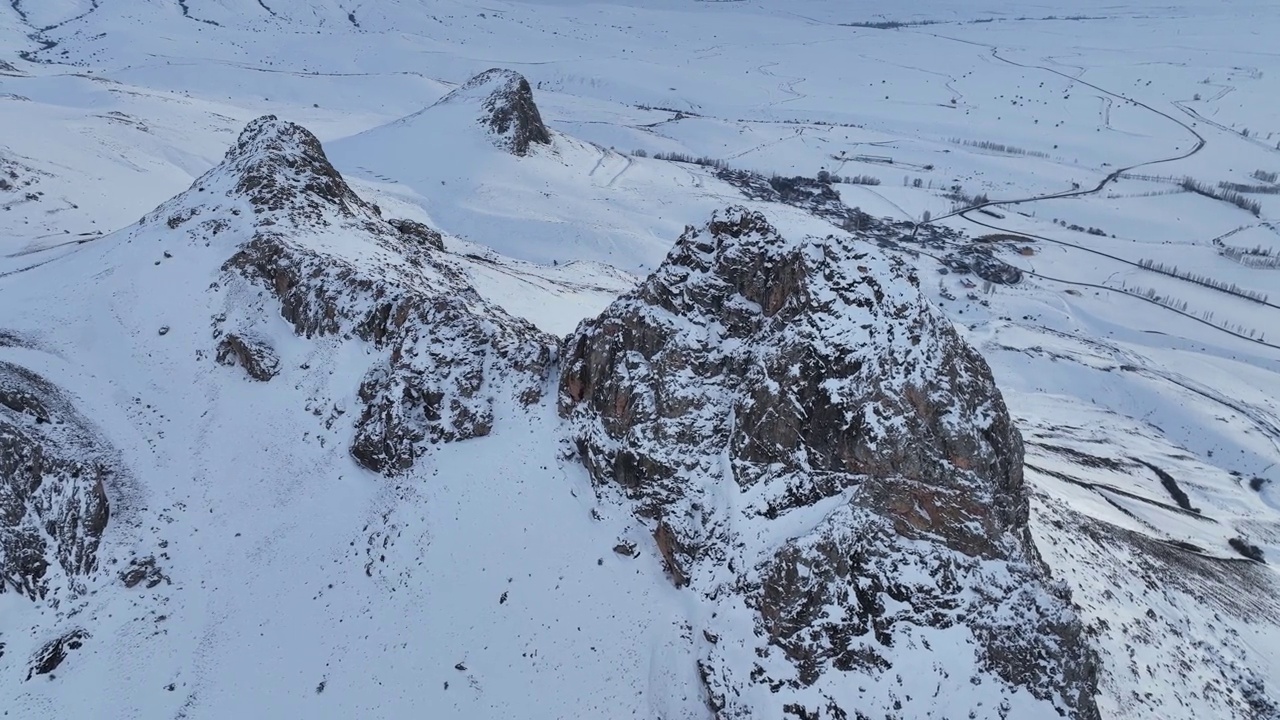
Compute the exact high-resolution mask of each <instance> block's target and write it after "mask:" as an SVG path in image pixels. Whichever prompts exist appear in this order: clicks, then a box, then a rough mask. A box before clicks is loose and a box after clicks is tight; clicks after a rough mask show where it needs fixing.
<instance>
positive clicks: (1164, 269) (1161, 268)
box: [1138, 259, 1267, 304]
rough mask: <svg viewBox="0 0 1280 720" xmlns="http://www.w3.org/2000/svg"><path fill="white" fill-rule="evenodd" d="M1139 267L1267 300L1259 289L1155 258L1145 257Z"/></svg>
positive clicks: (1230, 292) (1226, 291)
mask: <svg viewBox="0 0 1280 720" xmlns="http://www.w3.org/2000/svg"><path fill="white" fill-rule="evenodd" d="M1138 267H1141V268H1143V269H1145V270H1150V271H1152V272H1158V273H1160V274H1162V275H1168V276H1170V277H1176V278H1178V279H1180V280H1186V281H1187V282H1192V283H1195V284H1196V285H1201V286H1204V287H1207V288H1213V289H1214V290H1219V291H1221V292H1224V293H1229V294H1231V295H1235V296H1236V297H1242V298H1245V299H1246V300H1252V301H1254V302H1257V303H1264V304H1265V303H1266V302H1267V295H1266V294H1265V293H1261V292H1258V291H1257V290H1249V289H1247V288H1242V287H1240V286H1239V285H1236V284H1235V283H1229V282H1223V281H1221V280H1215V279H1213V278H1211V277H1208V276H1207V275H1198V274H1196V273H1191V272H1185V271H1182V270H1179V269H1178V266H1177V265H1165V264H1164V263H1158V262H1156V261H1155V260H1151V259H1144V260H1139V261H1138Z"/></svg>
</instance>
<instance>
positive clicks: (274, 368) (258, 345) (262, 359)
mask: <svg viewBox="0 0 1280 720" xmlns="http://www.w3.org/2000/svg"><path fill="white" fill-rule="evenodd" d="M217 360H218V362H220V363H222V364H223V365H239V366H240V367H242V368H244V371H245V372H246V373H248V374H249V377H251V378H253V379H254V380H260V381H262V382H266V381H268V380H270V379H271V378H273V377H275V376H276V374H277V373H279V372H280V358H279V357H277V356H276V353H275V351H274V350H272V349H271V346H270V345H268V344H266V342H265V341H263V340H259V339H257V338H245V337H241V336H240V335H236V334H235V333H227V334H226V335H223V336H222V340H220V341H218V354H217Z"/></svg>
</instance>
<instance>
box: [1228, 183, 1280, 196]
mask: <svg viewBox="0 0 1280 720" xmlns="http://www.w3.org/2000/svg"><path fill="white" fill-rule="evenodd" d="M1218 189H1219V190H1228V191H1230V192H1238V193H1255V194H1259V195H1280V185H1246V184H1244V183H1233V182H1220V183H1218Z"/></svg>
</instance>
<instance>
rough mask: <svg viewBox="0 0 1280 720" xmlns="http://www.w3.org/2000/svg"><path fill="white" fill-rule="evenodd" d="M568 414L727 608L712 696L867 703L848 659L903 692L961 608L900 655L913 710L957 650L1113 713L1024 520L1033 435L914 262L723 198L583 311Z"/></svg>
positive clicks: (1021, 686)
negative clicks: (612, 298)
mask: <svg viewBox="0 0 1280 720" xmlns="http://www.w3.org/2000/svg"><path fill="white" fill-rule="evenodd" d="M560 411H561V414H562V415H563V416H565V417H566V418H567V419H568V421H569V423H570V427H571V433H572V439H573V440H574V442H575V443H576V446H577V449H578V452H579V454H580V457H581V459H582V461H583V463H584V464H585V465H586V467H587V468H588V470H589V471H590V473H591V474H592V477H593V478H594V480H595V482H596V483H597V484H598V485H599V487H600V488H601V493H602V494H603V495H604V496H605V497H619V498H620V501H621V502H623V503H625V504H627V505H629V506H630V507H632V508H633V510H634V512H635V514H636V516H637V517H638V518H639V519H640V521H641V522H644V523H645V524H647V525H648V526H649V527H650V528H651V530H652V531H653V534H654V539H655V540H654V542H655V546H656V547H655V550H656V551H657V552H658V554H659V555H660V556H661V557H662V558H663V561H664V562H665V564H666V565H667V569H668V571H669V572H670V574H671V577H672V579H673V581H674V582H676V584H677V585H679V586H685V585H687V586H689V587H690V589H691V590H692V591H693V592H695V593H697V594H698V595H699V596H700V598H701V600H702V602H704V603H707V604H709V605H711V606H713V607H714V608H715V611H713V612H710V613H706V616H707V617H709V618H711V619H709V620H707V621H706V623H707V626H706V627H704V628H703V631H704V637H706V638H707V639H708V641H707V643H705V644H704V645H703V647H702V661H701V665H700V667H701V669H702V675H703V679H704V682H705V683H706V684H707V691H708V695H709V697H710V698H711V701H712V707H713V709H714V710H715V711H716V713H717V714H718V716H719V717H721V718H738V717H748V716H756V715H766V716H770V717H776V716H782V715H783V714H784V713H788V712H789V713H791V714H793V715H796V716H797V717H806V718H818V717H822V718H826V717H833V718H834V717H855V716H856V715H855V712H856V708H857V707H858V706H859V705H860V702H861V700H862V699H864V698H863V696H862V695H859V694H857V693H849V691H848V688H849V687H850V686H857V685H858V682H857V681H856V676H867V677H869V678H870V679H871V680H872V682H871V683H868V685H871V684H874V685H875V686H876V688H877V690H875V692H892V691H891V690H889V691H886V690H884V688H885V687H886V685H885V684H884V683H882V682H880V680H879V678H880V676H881V675H883V674H885V673H887V672H889V671H890V669H892V668H894V667H895V658H896V657H900V656H901V652H900V650H898V649H897V648H900V647H901V646H902V645H903V644H913V643H915V642H916V639H918V638H926V639H927V638H929V637H931V636H933V635H935V634H937V633H943V634H945V632H946V631H947V629H948V628H952V627H956V626H960V627H965V628H967V630H968V632H969V634H970V636H971V638H972V642H973V646H974V647H973V654H972V657H969V658H963V657H962V656H963V655H964V654H963V653H962V654H961V655H956V656H955V657H952V656H949V655H947V654H946V653H942V654H933V653H926V655H928V658H927V660H928V661H929V662H926V663H924V665H925V666H926V667H925V668H921V667H912V668H903V667H898V668H897V669H898V671H899V672H900V673H901V672H903V671H904V670H909V672H911V673H924V674H925V675H930V678H929V681H928V683H927V684H928V685H929V690H928V692H919V693H911V695H912V697H914V698H915V699H914V701H913V702H910V703H907V705H906V706H902V705H901V698H898V699H897V702H899V706H900V707H902V710H903V712H904V713H905V714H904V715H903V717H915V716H922V714H923V713H924V712H925V709H926V706H928V707H930V708H931V707H932V705H929V703H930V702H932V701H931V700H930V699H929V698H930V697H937V696H938V693H937V692H935V686H937V687H944V689H945V687H947V686H949V685H950V684H951V683H953V682H954V679H953V678H955V677H956V676H959V675H963V674H964V672H965V671H964V670H963V669H962V666H963V665H964V663H970V664H977V665H978V666H979V667H981V668H983V670H984V671H989V672H991V673H993V674H994V676H995V677H997V678H998V679H999V680H1000V681H1003V682H1004V683H1005V688H1004V690H1003V692H1004V693H1005V696H1006V697H1007V698H1008V699H1009V701H1010V702H1015V699H1017V698H1021V699H1022V700H1023V701H1028V702H1030V703H1031V704H1030V705H1027V706H1026V709H1033V708H1037V707H1038V708H1039V710H1045V709H1047V708H1052V709H1053V710H1060V711H1062V712H1063V713H1067V714H1069V715H1072V716H1075V717H1084V718H1090V717H1095V716H1096V710H1095V708H1094V706H1093V700H1092V694H1093V691H1094V687H1093V684H1092V683H1093V682H1094V681H1093V676H1092V670H1091V668H1092V659H1091V656H1090V655H1089V653H1088V651H1087V649H1086V648H1085V646H1084V643H1083V642H1082V641H1081V640H1080V637H1079V634H1080V625H1079V623H1078V621H1076V620H1075V618H1074V616H1073V615H1072V614H1071V611H1070V609H1069V607H1068V605H1067V603H1066V602H1065V601H1064V600H1063V599H1062V597H1061V596H1060V594H1056V593H1058V591H1057V590H1056V589H1055V588H1056V586H1054V585H1053V584H1052V583H1050V581H1049V580H1048V578H1047V577H1046V573H1045V571H1044V569H1043V567H1042V564H1041V563H1040V562H1039V560H1038V557H1037V555H1036V553H1035V549H1034V547H1033V546H1032V545H1031V543H1030V540H1029V537H1028V534H1027V527H1026V524H1027V500H1026V497H1025V494H1024V488H1023V484H1022V483H1023V481H1022V443H1021V439H1020V437H1019V435H1018V432H1017V431H1016V429H1015V428H1014V427H1013V425H1012V423H1011V421H1010V419H1009V416H1008V413H1007V411H1006V409H1005V406H1004V403H1003V401H1002V399H1001V397H1000V394H999V392H998V390H997V389H996V387H995V385H994V382H993V381H992V378H991V372H990V370H989V369H988V367H987V365H986V363H985V362H984V361H983V360H982V358H981V357H980V356H979V355H978V354H977V353H976V352H974V351H973V350H972V349H971V348H969V347H968V346H967V345H965V343H964V342H963V341H962V340H961V339H960V338H959V336H958V335H957V334H956V332H955V330H954V329H953V328H952V327H951V325H950V324H949V323H948V322H947V321H946V320H945V318H943V317H942V316H941V314H940V313H938V312H937V311H936V310H935V309H934V308H933V307H932V306H931V305H930V304H929V303H928V302H927V301H926V300H925V299H924V297H923V296H922V295H921V294H920V292H919V289H918V280H917V279H916V278H915V276H914V275H913V274H912V272H911V271H910V270H909V269H908V268H907V267H906V266H905V265H904V264H903V263H901V262H898V261H896V260H893V259H890V258H888V257H886V256H884V255H883V254H881V253H880V252H879V251H877V250H875V249H873V248H871V247H868V246H866V245H864V244H862V243H860V242H859V241H858V240H857V239H855V238H853V237H851V236H849V235H845V234H839V235H833V236H828V237H824V238H816V237H808V238H802V239H796V238H788V237H785V236H784V235H783V234H782V233H780V232H779V231H778V230H777V229H776V228H775V227H773V226H772V225H771V224H770V223H769V222H768V221H767V220H766V218H765V217H763V216H762V215H760V214H759V213H755V212H750V211H748V210H745V209H743V208H730V209H728V210H726V211H723V212H719V213H716V215H715V216H713V218H712V219H711V220H710V222H708V223H707V224H706V225H704V226H703V227H701V228H688V229H687V230H686V231H685V233H684V234H683V235H682V236H681V238H680V239H679V241H678V242H677V244H676V246H675V248H674V249H673V250H672V251H671V253H670V254H669V255H668V257H667V259H666V260H665V261H664V263H663V264H662V265H661V266H660V267H659V268H658V270H657V271H656V272H655V273H654V274H653V275H652V276H650V277H649V278H648V279H647V280H646V281H645V282H644V283H642V284H641V286H640V287H638V288H637V289H636V290H635V291H634V292H632V293H630V294H628V295H626V296H624V297H622V298H620V299H619V300H617V301H616V302H615V303H614V304H613V305H611V306H610V307H609V308H608V309H607V310H606V311H605V312H604V313H603V314H602V315H601V316H600V317H599V318H597V319H594V320H590V321H587V322H584V323H583V324H582V325H580V326H579V328H578V330H577V331H576V332H575V334H574V335H573V336H572V337H571V338H570V340H569V346H568V349H567V356H566V358H565V362H564V370H563V373H562V377H561V384H560ZM732 607H740V608H743V609H744V610H749V611H750V612H746V613H742V612H733V611H730V609H731V608H732ZM938 637H939V638H940V637H941V635H938ZM710 638H719V640H717V641H712V640H711V639H710ZM725 638H728V641H727V642H726V640H725ZM935 641H940V640H934V641H930V640H926V645H927V643H928V642H935ZM734 646H745V647H748V648H750V647H754V648H755V651H754V653H748V654H746V656H744V655H741V654H735V653H734V652H730V651H728V650H724V648H726V647H734ZM966 652H968V651H966ZM1031 658H1036V659H1035V660H1031ZM930 663H932V668H933V670H932V674H931V672H930V671H929V670H927V669H926V668H927V666H928V665H929V664H930ZM965 677H967V676H965ZM965 682H967V680H966V681H965ZM959 691H960V690H959V689H957V692H959ZM1023 691H1026V692H1025V693H1023ZM942 695H943V696H946V695H947V693H946V692H943V693H942ZM865 699H870V698H869V696H868V697H867V698H865ZM881 700H882V702H878V701H872V702H869V703H868V704H867V706H868V707H893V706H894V702H895V700H894V699H892V698H889V697H887V696H886V697H884V698H881ZM1037 703H1041V704H1042V705H1037ZM770 708H772V709H775V710H776V712H767V711H766V710H767V709H770ZM947 709H948V711H954V712H957V713H960V711H961V708H960V707H959V706H957V707H949V708H947ZM973 710H974V711H975V712H978V713H980V714H987V713H988V710H983V709H981V708H976V707H975V708H973ZM1051 712H1052V710H1051ZM961 714H962V713H961ZM1015 714H1016V713H1015Z"/></svg>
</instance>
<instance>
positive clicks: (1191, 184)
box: [1182, 177, 1262, 217]
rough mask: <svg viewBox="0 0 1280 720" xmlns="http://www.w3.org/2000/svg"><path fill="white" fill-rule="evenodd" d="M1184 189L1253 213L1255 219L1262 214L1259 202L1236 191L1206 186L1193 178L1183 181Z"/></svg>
mask: <svg viewBox="0 0 1280 720" xmlns="http://www.w3.org/2000/svg"><path fill="white" fill-rule="evenodd" d="M1182 187H1183V188H1184V189H1186V190H1187V191H1188V192H1193V193H1196V194H1197V195H1203V196H1205V197H1208V198H1213V199H1214V200H1221V201H1223V202H1229V203H1231V204H1232V205H1235V206H1236V207H1238V208H1240V209H1242V210H1248V211H1249V212H1251V213H1253V215H1254V217H1257V216H1259V215H1261V214H1262V205H1261V204H1260V203H1259V202H1258V201H1257V200H1250V199H1249V198H1247V197H1245V196H1244V195H1243V194H1241V193H1238V192H1236V191H1234V190H1223V189H1221V188H1216V187H1213V186H1212V185H1206V184H1205V183H1202V182H1200V181H1199V180H1196V179H1195V178H1191V177H1186V178H1183V179H1182Z"/></svg>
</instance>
